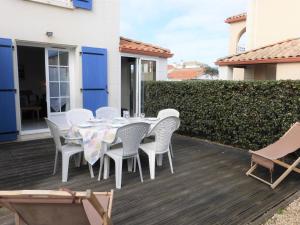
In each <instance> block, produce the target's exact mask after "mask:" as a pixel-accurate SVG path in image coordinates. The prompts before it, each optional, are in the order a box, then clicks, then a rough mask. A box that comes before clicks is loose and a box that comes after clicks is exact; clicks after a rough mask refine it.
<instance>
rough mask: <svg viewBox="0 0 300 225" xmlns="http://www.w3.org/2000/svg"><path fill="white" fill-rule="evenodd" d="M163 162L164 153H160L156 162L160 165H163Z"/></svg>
mask: <svg viewBox="0 0 300 225" xmlns="http://www.w3.org/2000/svg"><path fill="white" fill-rule="evenodd" d="M162 162H163V154H159V155H157V156H156V163H157V165H158V166H162Z"/></svg>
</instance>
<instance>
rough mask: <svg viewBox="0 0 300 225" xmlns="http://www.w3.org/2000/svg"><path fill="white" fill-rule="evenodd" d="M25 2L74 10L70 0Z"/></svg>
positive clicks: (31, 0)
mask: <svg viewBox="0 0 300 225" xmlns="http://www.w3.org/2000/svg"><path fill="white" fill-rule="evenodd" d="M26 1H30V2H37V3H42V4H47V5H54V6H59V7H64V8H69V9H74V6H73V2H72V0H26Z"/></svg>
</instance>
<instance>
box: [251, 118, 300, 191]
mask: <svg viewBox="0 0 300 225" xmlns="http://www.w3.org/2000/svg"><path fill="white" fill-rule="evenodd" d="M296 126H298V129H299V126H300V123H298V122H297V123H295V124H293V125H292V127H291V129H289V130H288V131H287V132H286V133H285V134H284V135H283V136H282V138H285V137H287V136H288V135H289V134H290V133H291V130H292V129H293V127H296ZM282 138H281V139H282ZM299 139H300V132H299ZM299 142H300V141H299ZM299 147H300V146H298V148H297V147H295V149H294V151H293V152H295V151H297V150H298V149H299ZM270 151H271V149H270ZM249 152H250V154H252V159H251V166H250V169H249V170H248V171H247V172H246V175H247V176H251V177H253V178H255V179H257V180H259V181H261V182H263V183H265V184H267V185H269V186H270V187H271V188H272V189H275V188H276V187H277V186H278V185H279V184H280V183H281V182H282V181H283V180H284V179H285V178H286V177H287V176H288V175H289V174H290V173H291V172H292V171H294V172H296V173H299V174H300V169H299V168H297V166H298V165H299V163H300V157H298V158H297V159H296V160H295V161H294V162H293V163H292V164H288V163H286V162H284V161H283V158H284V157H285V156H286V155H289V154H291V153H293V152H292V151H289V152H288V154H284V151H283V155H282V157H280V158H278V159H270V158H268V157H264V156H263V155H257V153H258V152H259V151H249ZM255 157H259V158H260V160H263V161H264V162H263V163H257V160H255V159H254V158H255ZM258 161H259V160H258ZM271 163H272V164H273V165H272V164H271ZM274 164H277V165H279V166H282V167H284V168H286V170H285V171H284V173H283V174H281V175H280V176H279V177H278V178H277V179H276V180H275V181H274V182H273V170H274ZM258 166H263V167H265V168H267V169H269V172H270V182H268V181H266V180H264V179H263V178H261V177H258V176H256V175H254V174H253V172H254V171H255V170H256V169H257V167H258Z"/></svg>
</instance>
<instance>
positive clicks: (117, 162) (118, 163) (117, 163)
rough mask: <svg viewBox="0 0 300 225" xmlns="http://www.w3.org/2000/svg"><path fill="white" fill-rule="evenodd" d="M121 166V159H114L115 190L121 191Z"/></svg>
mask: <svg viewBox="0 0 300 225" xmlns="http://www.w3.org/2000/svg"><path fill="white" fill-rule="evenodd" d="M122 166H123V159H122V158H120V159H116V160H115V171H116V172H115V173H116V188H117V189H121V186H122Z"/></svg>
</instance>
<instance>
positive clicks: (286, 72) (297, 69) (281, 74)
mask: <svg viewBox="0 0 300 225" xmlns="http://www.w3.org/2000/svg"><path fill="white" fill-rule="evenodd" d="M288 79H291V80H300V63H279V64H277V70H276V80H288Z"/></svg>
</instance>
